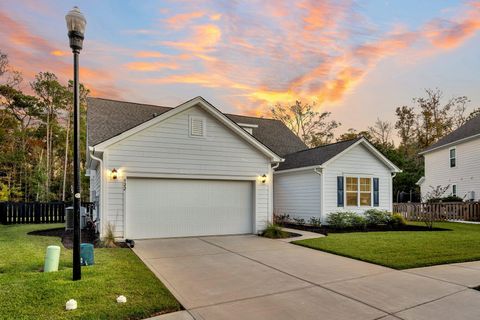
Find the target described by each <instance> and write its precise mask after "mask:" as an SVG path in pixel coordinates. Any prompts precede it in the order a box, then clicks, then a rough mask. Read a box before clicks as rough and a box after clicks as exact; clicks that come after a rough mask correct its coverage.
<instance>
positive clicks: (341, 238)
mask: <svg viewBox="0 0 480 320" xmlns="http://www.w3.org/2000/svg"><path fill="white" fill-rule="evenodd" d="M412 224H415V223H412ZM434 227H438V228H445V229H450V230H448V231H390V232H354V233H331V234H329V235H328V237H324V238H316V239H308V240H299V241H295V242H294V243H295V244H298V245H302V246H305V247H309V248H313V249H317V250H322V251H326V252H331V253H334V254H338V255H342V256H346V257H350V258H354V259H358V260H363V261H368V262H372V263H376V264H380V265H383V266H387V267H391V268H394V269H407V268H416V267H424V266H431V265H436V264H445V263H454V262H465V261H473V260H480V225H475V224H463V223H452V222H439V223H435V224H434Z"/></svg>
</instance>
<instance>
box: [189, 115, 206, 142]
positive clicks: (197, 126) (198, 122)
mask: <svg viewBox="0 0 480 320" xmlns="http://www.w3.org/2000/svg"><path fill="white" fill-rule="evenodd" d="M190 135H191V136H192V137H204V136H205V119H203V118H199V117H190Z"/></svg>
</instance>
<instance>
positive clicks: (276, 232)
mask: <svg viewBox="0 0 480 320" xmlns="http://www.w3.org/2000/svg"><path fill="white" fill-rule="evenodd" d="M261 236H262V237H265V238H271V239H282V238H287V237H288V232H286V231H283V230H282V228H281V227H280V226H279V225H278V224H274V223H269V224H268V225H267V228H265V230H263V232H262V234H261Z"/></svg>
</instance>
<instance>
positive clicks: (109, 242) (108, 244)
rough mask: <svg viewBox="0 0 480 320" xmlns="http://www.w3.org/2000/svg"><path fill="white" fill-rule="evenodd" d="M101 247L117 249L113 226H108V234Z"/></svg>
mask: <svg viewBox="0 0 480 320" xmlns="http://www.w3.org/2000/svg"><path fill="white" fill-rule="evenodd" d="M101 246H102V247H105V248H115V247H116V246H117V244H116V243H115V230H114V227H113V225H112V224H110V223H109V224H107V232H105V237H103V239H102V242H101Z"/></svg>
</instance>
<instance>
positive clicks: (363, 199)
mask: <svg viewBox="0 0 480 320" xmlns="http://www.w3.org/2000/svg"><path fill="white" fill-rule="evenodd" d="M360 205H361V206H371V205H372V180H371V179H370V178H360Z"/></svg>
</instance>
